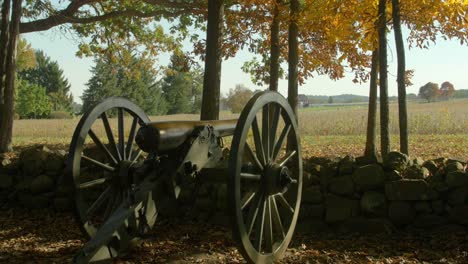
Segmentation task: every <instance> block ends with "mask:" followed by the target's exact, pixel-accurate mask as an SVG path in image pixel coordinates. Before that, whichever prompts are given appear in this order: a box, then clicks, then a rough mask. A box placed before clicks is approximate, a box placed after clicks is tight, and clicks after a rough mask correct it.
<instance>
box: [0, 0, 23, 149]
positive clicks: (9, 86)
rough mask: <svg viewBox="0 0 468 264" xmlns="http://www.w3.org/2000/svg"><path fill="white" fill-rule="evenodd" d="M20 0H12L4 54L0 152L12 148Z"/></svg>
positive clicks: (0, 106) (0, 107)
mask: <svg viewBox="0 0 468 264" xmlns="http://www.w3.org/2000/svg"><path fill="white" fill-rule="evenodd" d="M21 2H22V0H14V1H13V8H12V15H11V24H10V32H9V35H10V37H9V41H8V47H7V56H6V67H5V69H6V71H5V90H4V98H3V99H4V100H3V104H1V105H0V117H1V118H0V153H3V152H8V151H11V150H12V147H11V138H12V132H13V110H14V100H15V99H14V97H15V71H16V44H17V40H18V36H19V23H20V19H21Z"/></svg>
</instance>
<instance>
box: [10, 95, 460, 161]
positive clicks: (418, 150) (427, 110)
mask: <svg viewBox="0 0 468 264" xmlns="http://www.w3.org/2000/svg"><path fill="white" fill-rule="evenodd" d="M467 106H468V99H459V100H452V101H443V102H436V103H420V102H410V103H409V104H408V117H409V131H410V153H411V154H412V156H420V157H423V158H433V157H436V156H447V157H457V158H459V159H463V160H468V107H467ZM397 107H398V105H397V104H391V106H390V111H391V115H390V132H391V134H392V138H391V142H392V146H391V148H392V149H394V150H397V149H398V144H399V143H398V137H397V135H398V116H397V113H398V109H397ZM237 117H238V115H237V114H230V113H228V112H222V113H221V118H222V119H230V118H237ZM198 118H199V116H198V115H190V114H178V115H167V116H157V117H151V118H150V119H151V120H153V121H163V120H167V121H170V120H197V119H198ZM78 121H79V119H78V118H75V119H62V120H57V119H48V120H15V123H14V130H13V141H14V142H13V143H14V146H22V145H30V144H37V143H40V144H59V145H68V144H69V142H70V140H71V137H72V135H73V131H74V130H75V126H76V124H77V123H78ZM111 122H112V120H111ZM113 122H115V120H113ZM126 123H127V124H126V127H127V128H128V127H130V120H128V121H127V122H126ZM366 126H367V107H366V106H365V105H359V106H356V105H351V106H337V107H334V106H331V107H317V108H305V109H300V110H299V129H300V133H301V137H302V141H303V142H302V143H303V150H304V156H305V157H307V156H310V155H314V156H343V155H346V154H354V155H359V154H361V153H362V152H363V148H364V143H365V133H366ZM113 127H116V126H113Z"/></svg>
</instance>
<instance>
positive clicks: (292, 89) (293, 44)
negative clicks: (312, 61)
mask: <svg viewBox="0 0 468 264" xmlns="http://www.w3.org/2000/svg"><path fill="white" fill-rule="evenodd" d="M299 8H300V6H299V0H291V2H290V9H291V10H290V21H289V34H288V42H289V44H288V45H289V46H288V57H289V61H288V64H289V65H288V101H289V104H290V105H291V107H292V108H293V111H294V114H295V115H296V121H297V96H298V80H297V64H298V62H299V54H298V48H299V47H298V35H299V27H298V25H297V16H298V15H299Z"/></svg>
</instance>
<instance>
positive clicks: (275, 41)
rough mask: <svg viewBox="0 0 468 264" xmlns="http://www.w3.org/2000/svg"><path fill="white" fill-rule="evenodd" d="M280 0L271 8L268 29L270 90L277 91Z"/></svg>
mask: <svg viewBox="0 0 468 264" xmlns="http://www.w3.org/2000/svg"><path fill="white" fill-rule="evenodd" d="M280 4H281V0H276V3H275V7H274V10H273V21H272V22H271V29H270V35H271V39H270V88H269V89H270V91H278V79H279V56H280V43H279V42H280V39H279V29H280V21H279V5H280Z"/></svg>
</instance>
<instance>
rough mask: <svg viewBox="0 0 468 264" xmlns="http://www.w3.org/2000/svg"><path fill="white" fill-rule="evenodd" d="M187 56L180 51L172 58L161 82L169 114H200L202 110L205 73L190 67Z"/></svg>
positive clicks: (197, 68)
mask: <svg viewBox="0 0 468 264" xmlns="http://www.w3.org/2000/svg"><path fill="white" fill-rule="evenodd" d="M190 66H191V65H190V60H189V58H188V56H187V55H185V54H183V53H182V52H180V51H177V52H175V53H174V54H173V55H172V57H171V63H170V65H169V66H168V68H167V69H166V73H165V75H166V76H165V77H164V78H163V79H162V80H161V84H160V85H161V89H162V91H163V95H164V98H165V99H166V101H167V105H168V109H167V110H168V111H167V112H168V114H177V113H198V112H200V109H201V97H202V88H203V73H202V71H201V70H200V68H199V67H196V66H194V67H193V69H191V67H190Z"/></svg>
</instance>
